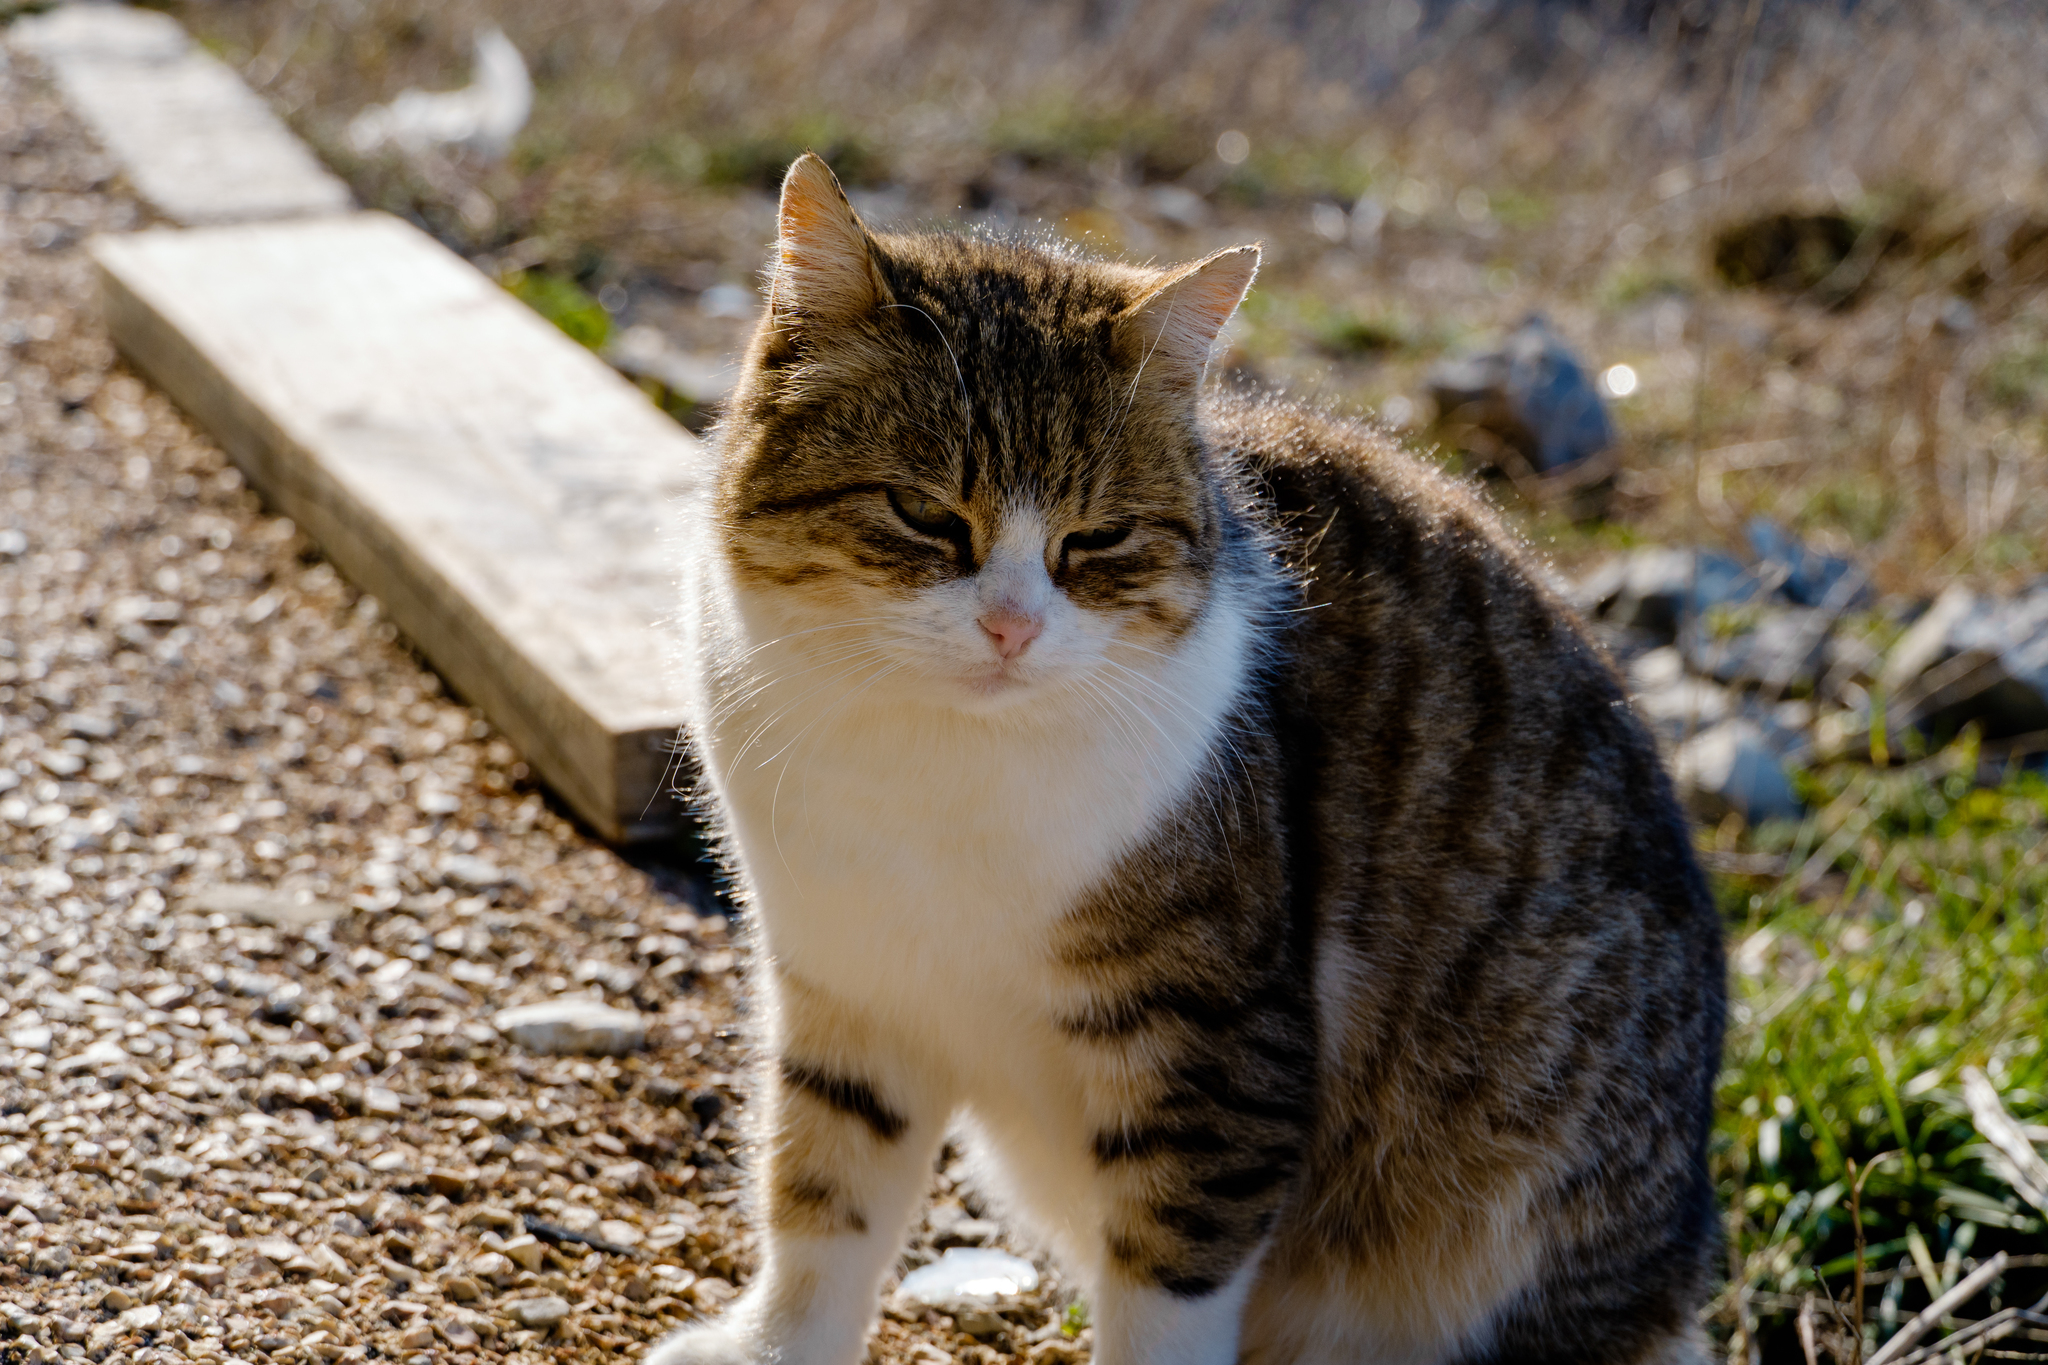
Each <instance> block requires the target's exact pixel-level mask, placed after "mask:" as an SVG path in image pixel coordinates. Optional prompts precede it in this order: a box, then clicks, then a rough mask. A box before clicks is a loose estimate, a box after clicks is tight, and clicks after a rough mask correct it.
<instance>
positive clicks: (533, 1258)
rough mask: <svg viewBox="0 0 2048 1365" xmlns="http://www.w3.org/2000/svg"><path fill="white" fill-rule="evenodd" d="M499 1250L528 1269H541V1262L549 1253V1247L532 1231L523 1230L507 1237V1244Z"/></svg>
mask: <svg viewBox="0 0 2048 1365" xmlns="http://www.w3.org/2000/svg"><path fill="white" fill-rule="evenodd" d="M498 1250H499V1251H500V1252H502V1253H503V1254H505V1255H506V1256H509V1257H511V1258H512V1259H513V1260H514V1261H517V1262H518V1263H519V1264H520V1265H521V1266H523V1267H524V1268H525V1269H527V1270H539V1269H540V1267H541V1262H542V1261H543V1260H545V1259H546V1258H547V1254H548V1249H547V1247H546V1246H545V1245H544V1244H542V1242H541V1241H540V1240H539V1239H538V1238H536V1237H535V1236H534V1235H533V1234H532V1233H530V1232H522V1233H520V1234H519V1235H518V1236H517V1237H512V1238H508V1239H506V1241H505V1244H504V1245H503V1246H502V1247H500V1248H498Z"/></svg>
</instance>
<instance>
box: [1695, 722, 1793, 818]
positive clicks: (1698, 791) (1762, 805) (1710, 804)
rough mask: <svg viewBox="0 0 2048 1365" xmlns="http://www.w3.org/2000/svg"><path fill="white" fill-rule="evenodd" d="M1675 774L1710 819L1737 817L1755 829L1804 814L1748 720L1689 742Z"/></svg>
mask: <svg viewBox="0 0 2048 1365" xmlns="http://www.w3.org/2000/svg"><path fill="white" fill-rule="evenodd" d="M1672 771H1673V775H1674V776H1675V777H1676V778H1677V780H1678V785H1679V787H1680V788H1681V789H1683V790H1687V791H1688V792H1689V794H1690V795H1691V798H1692V801H1693V804H1694V805H1695V806H1696V807H1698V808H1699V811H1700V814H1702V815H1703V816H1705V817H1706V818H1707V819H1710V820H1712V819H1718V818H1721V817H1723V816H1726V815H1727V814H1729V813H1730V812H1733V813H1735V814H1737V815H1740V816H1741V817H1742V818H1743V819H1744V820H1746V821H1748V822H1749V823H1750V824H1753V825H1754V824H1758V823H1761V822H1762V821H1765V820H1772V819H1796V818H1798V817H1799V816H1800V815H1801V814H1803V813H1804V812H1805V809H1806V808H1805V806H1804V805H1803V804H1802V803H1801V802H1800V800H1799V796H1798V794H1797V793H1796V792H1795V791H1794V790H1793V788H1792V779H1791V777H1790V776H1789V775H1788V774H1787V773H1786V771H1785V764H1784V760H1783V759H1782V758H1780V757H1779V755H1778V753H1777V751H1776V749H1775V748H1774V747H1773V746H1772V744H1771V742H1770V740H1769V738H1768V737H1767V736H1766V734H1765V732H1764V729H1763V727H1762V726H1761V725H1759V724H1758V723H1757V722H1755V721H1753V720H1750V719H1748V718H1746V717H1736V718H1734V719H1731V720H1725V721H1722V722H1721V723H1720V724H1718V725H1715V726H1713V727H1712V728H1710V729H1707V730H1703V731H1701V732H1700V733H1699V734H1697V735H1695V736H1693V738H1692V739H1690V740H1688V741H1686V743H1685V744H1684V745H1682V746H1681V747H1680V748H1679V750H1678V753H1677V754H1676V755H1675V756H1674V758H1673V761H1672Z"/></svg>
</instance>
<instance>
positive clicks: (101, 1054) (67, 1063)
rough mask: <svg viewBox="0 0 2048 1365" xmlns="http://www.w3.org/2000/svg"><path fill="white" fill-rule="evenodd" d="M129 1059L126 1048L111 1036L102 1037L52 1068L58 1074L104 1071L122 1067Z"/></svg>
mask: <svg viewBox="0 0 2048 1365" xmlns="http://www.w3.org/2000/svg"><path fill="white" fill-rule="evenodd" d="M129 1060H130V1059H129V1056H128V1049H126V1048H124V1047H122V1046H121V1045H120V1044H119V1043H117V1042H115V1041H114V1040H113V1039H112V1038H102V1039H100V1040H99V1041H98V1042H96V1043H94V1044H92V1046H90V1047H88V1048H86V1050H85V1051H83V1052H74V1053H72V1054H71V1055H70V1056H69V1057H65V1058H62V1059H61V1060H59V1061H58V1062H57V1064H56V1066H55V1067H54V1068H53V1069H54V1070H55V1071H56V1072H57V1074H58V1075H60V1076H61V1075H68V1074H70V1073H71V1072H74V1071H105V1070H107V1069H109V1068H111V1067H124V1066H126V1065H128V1062H129Z"/></svg>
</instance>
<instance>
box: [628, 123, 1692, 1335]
mask: <svg viewBox="0 0 2048 1365" xmlns="http://www.w3.org/2000/svg"><path fill="white" fill-rule="evenodd" d="M784 238H785V240H784V242H783V244H782V247H781V249H780V251H779V254H778V266H777V273H776V275H775V277H774V280H773V282H772V286H771V297H772V300H773V304H772V308H771V312H770V314H769V316H768V317H767V319H766V320H764V323H763V325H762V328H761V331H760V333H759V334H758V335H757V337H756V339H755V343H754V347H753V350H752V352H751V353H750V356H749V361H748V366H747V372H746V376H745V379H744V380H743V382H742V385H741V387H740V389H739V391H738V394H737V396H736V398H735V400H734V404H733V409H732V413H731V416H730V417H729V418H728V420H727V423H726V425H725V427H724V428H723V429H722V431H721V432H720V433H719V436H718V453H719V460H720V470H719V479H718V482H717V492H716V494H715V496H713V497H712V498H710V499H709V500H708V501H707V502H706V503H705V504H704V505H703V506H700V507H698V508H695V509H693V516H694V517H695V519H696V520H695V524H694V528H693V531H692V541H691V543H692V545H693V546H694V547H695V551H694V553H693V554H692V556H691V558H690V561H689V563H688V565H687V574H686V593H687V603H686V612H685V616H686V622H687V625H688V627H689V629H690V631H691V632H692V638H691V648H690V653H689V660H690V662H689V665H688V668H689V678H690V682H691V686H692V689H693V697H694V700H693V702H692V713H693V719H692V738H693V742H694V745H695V747H696V751H697V753H698V756H699V758H700V759H701V761H702V766H703V770H704V774H705V795H706V800H707V803H708V805H709V808H710V810H711V811H712V813H713V815H714V816H715V818H716V820H717V822H718V826H719V828H720V830H721V833H722V837H723V839H724V846H725V850H726V853H727V856H728V858H729V860H730V862H731V864H732V867H733V870H734V873H735V875H736V879H737V881H738V884H739V886H740V887H741V889H742V892H743V894H744V896H745V898H746V900H747V902H748V904H749V906H750V908H751V911H752V916H753V925H754V930H755V935H756V946H757V954H756V966H755V973H756V982H757V985H758V987H759V998H760V1000H761V1002H762V1011H761V1018H760V1020H759V1028H760V1033H761V1038H760V1041H761V1045H762V1049H763V1052H764V1056H765V1058H766V1063H767V1064H766V1066H765V1067H764V1070H763V1071H762V1073H761V1081H760V1085H759V1089H758V1092H757V1094H756V1096H755V1098H754V1100H753V1102H752V1107H753V1111H754V1112H753V1115H752V1121H753V1122H754V1123H755V1125H756V1132H757V1134H758V1137H759V1141H760V1147H759V1159H758V1162H757V1176H758V1186H759V1200H758V1204H757V1218H758V1220H759V1221H760V1223H761V1232H762V1234H763V1237H762V1246H763V1264H762V1267H761V1270H760V1272H759V1273H758V1274H757V1276H756V1278H755V1280H754V1282H753V1284H752V1285H751V1286H750V1287H749V1288H748V1290H747V1293H746V1294H745V1295H744V1296H743V1297H742V1299H741V1300H740V1302H739V1303H738V1304H736V1305H735V1306H734V1308H733V1309H732V1310H730V1311H729V1312H728V1313H727V1314H726V1315H725V1317H723V1318H722V1319H720V1320H719V1321H717V1322H715V1323H711V1324H707V1325H705V1326H701V1327H697V1328H693V1329H690V1330H688V1331H686V1332H683V1333H679V1334H678V1335H676V1336H674V1337H671V1338H669V1339H668V1340H667V1341H666V1342H664V1343H662V1344H661V1345H660V1346H659V1347H658V1348H657V1349H656V1351H655V1352H654V1353H653V1355H652V1357H651V1359H652V1360H653V1362H654V1365H691V1363H692V1362H709V1361H718V1362H741V1361H749V1362H761V1361H769V1360H774V1361H779V1362H783V1365H798V1363H799V1362H819V1365H825V1363H827V1362H833V1363H839V1365H843V1363H845V1362H852V1361H856V1360H859V1359H860V1358H861V1355H862V1351H863V1344H862V1343H863V1341H864V1337H865V1333H866V1331H867V1329H868V1327H869V1326H870V1325H871V1322H872V1318H873V1314H874V1311H875V1303H876V1296H877V1294H878V1292H879V1289H880V1287H881V1285H882V1283H883V1280H884V1278H885V1276H886V1275H887V1273H888V1271H889V1269H890V1268H891V1266H892V1265H893V1263H894V1260H895V1256H896V1252H897V1249H898V1247H900V1245H901V1239H902V1237H903V1235H904V1231H905V1228H906V1225H907V1222H908V1220H909V1218H910V1217H911V1215H912V1214H913V1212H914V1210H915V1204H916V1200H917V1199H918V1197H919V1195H920V1194H921V1193H922V1191H923V1188H924V1185H925V1179H926V1173H927V1172H928V1170H929V1166H930V1161H931V1158H932V1155H933V1153H934V1152H935V1150H936V1148H937V1146H938V1144H939V1142H940V1140H941V1138H942V1136H943V1135H944V1133H945V1132H946V1131H947V1129H948V1126H949V1125H952V1124H964V1125H965V1127H966V1129H967V1131H968V1132H970V1133H971V1135H972V1137H973V1141H974V1145H975V1147H976V1149H977V1151H978V1152H979V1153H980V1154H981V1157H982V1160H983V1163H984V1167H985V1170H986V1172H987V1178H988V1181H989V1183H990V1185H991V1188H992V1190H993V1191H994V1192H995V1193H996V1194H998V1195H999V1196H1000V1197H1002V1198H1003V1199H1005V1200H1006V1201H1007V1202H1008V1205H1009V1207H1010V1209H1011V1210H1012V1213H1013V1216H1014V1217H1016V1218H1017V1219H1018V1220H1019V1221H1020V1222H1021V1223H1023V1224H1026V1225H1028V1226H1031V1227H1033V1228H1035V1229H1036V1230H1037V1231H1038V1232H1039V1233H1040V1234H1041V1235H1042V1236H1043V1237H1044V1238H1045V1239H1046V1241H1047V1243H1048V1244H1049V1245H1050V1246H1051V1247H1052V1248H1053V1249H1054V1250H1055V1251H1056V1252H1057V1254H1058V1255H1059V1256H1060V1257H1061V1258H1062V1260H1063V1263H1064V1264H1065V1265H1066V1267H1067V1268H1068V1270H1069V1271H1070V1272H1071V1273H1072V1274H1073V1275H1075V1276H1076V1277H1078V1278H1079V1279H1080V1280H1081V1281H1082V1282H1083V1283H1084V1284H1085V1285H1087V1286H1088V1292H1089V1294H1090V1296H1091V1301H1092V1303H1093V1305H1094V1309H1095V1316H1096V1321H1097V1324H1098V1327H1097V1356H1098V1359H1100V1360H1102V1361H1103V1362H1105V1365H1132V1363H1134V1362H1135V1363H1149V1362H1160V1363H1161V1365H1164V1363H1165V1362H1176V1363H1178V1362H1216V1365H1227V1363H1228V1362H1231V1361H1236V1360H1243V1361H1246V1362H1258V1365H1308V1363H1309V1362H1333V1363H1334V1362H1339V1361H1344V1362H1352V1361H1404V1362H1409V1361H1412V1362H1471V1363H1472V1365H1479V1363H1480V1362H1494V1361H1500V1362H1506V1361H1517V1362H1536V1361H1559V1362H1563V1361H1585V1362H1617V1365H1618V1363H1619V1362H1651V1361H1656V1362H1676V1361H1684V1360H1693V1359H1699V1358H1703V1357H1702V1356H1701V1347H1700V1344H1699V1336H1698V1331H1697V1327H1696V1325H1695V1319H1696V1314H1697V1312H1698V1309H1699V1307H1700V1305H1701V1303H1702V1301H1703V1299H1704V1296H1705V1293H1706V1287H1707V1282H1708V1276H1709V1266H1710V1264H1711V1261H1712V1252H1713V1248H1714V1246H1715V1242H1716V1236H1717V1231H1716V1217H1715V1212H1714V1208H1713V1204H1712V1199H1711V1192H1710V1189H1709V1186H1708V1182H1707V1176H1706V1163H1705V1144H1706V1135H1707V1128H1708V1122H1709V1109H1710V1102H1711V1086H1712V1080H1713V1075H1714V1071H1715V1069H1716V1066H1717V1064H1718V1056H1719V1048H1720V1035H1721V1027H1722V1009H1723V1003H1722V989H1723V988H1722V963H1721V943H1720V935H1719V928H1718V924H1717V921H1716V918H1715V915H1714V912H1713V909H1712V906H1711V903H1710V901H1709V898H1708V895H1707V892H1706V889H1705V886H1704V884H1703V882H1702V880H1701V877H1700V874H1699V872H1698V870H1697V868H1696V867H1695V865H1694V862H1693V859H1692V856H1691V853H1690V848H1689V841H1688V834H1687V829H1686V826H1685V824H1684V821H1683V819H1682V818H1681V816H1680V814H1679V812H1678V809H1677V807H1676V805H1675V803H1674V801H1673V799H1672V795H1671V791H1670V789H1669V785H1668V783H1667V781H1666V779H1665V776H1664V774H1663V771H1662V769H1661V767H1660V766H1659V763H1658V760H1657V757H1656V754H1655V752H1654V750H1653V748H1652V746H1651V744H1650V741H1649V739H1648V737H1647V735H1646V733H1645V731H1644V729H1643V727H1642V726H1641V725H1640V724H1639V723H1638V722H1637V720H1636V719H1635V717H1634V716H1633V715H1632V714H1631V713H1630V711H1629V710H1628V707H1627V705H1626V703H1625V701H1624V699H1623V696H1622V693H1621V690H1620V688H1619V686H1618V685H1617V684H1616V682H1615V679H1614V677H1613V676H1612V674H1611V672H1610V670H1609V669H1608V667H1607V666H1606V664H1605V663H1604V661H1603V660H1602V659H1601V658H1600V657H1599V655H1598V653H1597V651H1596V650H1595V649H1594V648H1593V647H1592V646H1591V645H1590V644H1589V643H1588V642H1587V640H1586V638H1585V637H1584V635H1583V633H1582V632H1581V630H1580V628H1579V627H1578V625H1577V624H1576V622H1575V621H1574V620H1573V619H1572V617H1571V615H1570V613H1569V612H1568V611H1567V610H1566V609H1565V608H1564V607H1563V606H1562V605H1561V604H1560V603H1559V602H1557V601H1556V600H1555V599H1554V598H1553V597H1552V596H1551V595H1550V594H1549V593H1548V591H1547V590H1546V589H1545V588H1544V587H1543V586H1542V579H1541V575H1540V574H1539V573H1538V572H1536V570H1535V566H1533V565H1532V564H1531V563H1530V562H1529V561H1528V560H1527V558H1526V557H1525V555H1524V554H1523V552H1522V551H1521V550H1520V549H1519V548H1518V546H1517V545H1516V544H1515V542H1514V541H1513V540H1512V538H1511V537H1510V536H1508V535H1507V534H1506V533H1505V532H1504V531H1503V530H1502V529H1501V527H1500V526H1499V525H1498V523H1497V522H1496V520H1495V519H1494V517H1493V516H1492V515H1491V514H1490V513H1489V512H1488V511H1487V510H1486V509H1485V507H1484V506H1482V505H1481V503H1480V502H1479V500H1478V499H1477V498H1476V497H1475V496H1474V495H1473V493H1472V492H1471V491H1470V490H1469V489H1468V488H1466V487H1464V486H1463V485H1460V484H1458V483H1455V482H1453V481H1451V480H1448V479H1446V478H1444V477H1442V476H1441V475H1439V474H1437V473H1436V472H1434V471H1432V470H1430V469H1428V468H1426V467H1425V466H1423V465H1421V464H1419V463H1417V462H1416V461H1414V460H1413V459H1411V458H1410V457H1408V456H1406V455H1404V454H1402V453H1401V452H1400V451H1398V450H1397V449H1395V448H1394V447H1393V446H1391V445H1390V444H1389V443H1387V442H1386V441H1384V440H1383V439H1381V438H1380V437H1379V436H1377V435H1376V434H1374V433H1373V432H1371V431H1370V430H1368V429H1365V428H1362V427H1359V426H1356V425H1353V424H1349V423H1344V422H1339V421H1336V420H1333V419H1331V418H1328V417H1325V416H1322V415H1319V414H1317V413H1314V412H1312V411H1309V410H1306V409H1303V408H1300V407H1298V406H1293V405H1288V404H1285V403H1281V402H1278V401H1275V400H1270V399H1260V398H1236V399H1232V398H1218V397H1213V396H1212V397H1209V398H1206V399H1205V398H1201V397H1199V396H1198V392H1197V381H1198V380H1199V377H1200V373H1201V364H1202V360H1203V358H1204V355H1205V353H1206V348H1207V346H1208V345H1209V343H1210V341H1211V340H1212V339H1213V337H1214V336H1215V333H1216V329H1217V328H1219V327H1220V326H1221V325H1222V323H1223V321H1224V320H1225V318H1226V317H1227V315H1228V313H1229V310H1230V308H1231V307H1233V306H1234V305H1235V302H1236V300H1237V298H1238V296H1239V295H1240V294H1241V293H1242V291H1243V288H1244V286H1245V284H1247V283H1248V282H1249V278H1250V267H1251V264H1252V261H1253V259H1254V258H1253V257H1249V256H1245V255H1242V254H1230V253H1226V254H1225V255H1223V256H1219V257H1214V258H1211V259H1210V260H1209V261H1206V262H1200V263H1197V265H1196V266H1194V267H1189V268H1186V269H1184V270H1181V271H1177V272H1149V271H1141V270H1136V269H1133V268H1130V267H1124V266H1113V265H1105V264H1101V263H1095V262H1089V261H1085V260H1080V259H1077V258H1074V257H1072V256H1071V255H1067V254H1064V253H1062V252H1060V251H1058V250H1056V249H1053V248H1050V247H1045V246H1035V245H1030V244H1020V243H1013V242H1000V241H990V240H978V239H967V238H961V237H955V236H949V235H943V234H934V235H927V236H919V237H907V236H904V237H885V236H876V235H874V234H871V233H869V232H868V231H867V230H866V228H865V227H864V226H863V225H861V224H860V223H859V221H858V219H857V218H855V217H854V215H853V213H852V210H851V209H850V208H848V207H846V205H845V201H844V199H843V197H842V196H839V194H838V189H837V186H836V184H835V183H833V182H832V181H831V179H830V175H829V173H828V172H825V171H824V169H823V167H822V165H820V164H818V163H816V162H815V161H814V160H807V161H806V162H802V163H799V165H798V166H797V167H796V168H793V170H792V172H791V177H790V181H789V183H788V184H787V185H786V186H785V191H784ZM1155 309H1157V310H1161V311H1158V312H1155V311H1152V310H1155ZM1169 312H1170V313H1171V316H1170V317H1169V316H1167V313H1169ZM991 621H995V622H997V623H998V625H997V626H990V625H989V624H988V623H989V622H991ZM1005 622H1008V623H1012V624H1011V625H1004V624H1002V623H1005ZM1017 622H1024V623H1028V625H1029V627H1030V629H1031V630H1033V631H1035V632H1037V633H1036V634H1035V636H1034V637H1033V638H1032V639H1031V640H1030V642H1029V644H1028V646H1027V647H1025V648H1024V649H1023V650H1022V651H1021V652H1020V653H1017V654H1016V655H1015V657H1009V656H1005V655H1002V654H1001V640H1002V638H1003V637H1002V634H1001V632H1002V631H1004V630H1010V629H1012V628H1013V626H1014V623H1017ZM992 641H994V642H995V643H994V644H993V645H992V643H991V642H992Z"/></svg>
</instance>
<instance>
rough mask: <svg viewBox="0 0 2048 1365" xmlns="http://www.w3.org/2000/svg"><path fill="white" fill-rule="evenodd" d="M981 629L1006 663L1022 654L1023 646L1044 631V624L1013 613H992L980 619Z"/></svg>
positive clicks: (1029, 617) (1033, 617)
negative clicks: (986, 633) (985, 632)
mask: <svg viewBox="0 0 2048 1365" xmlns="http://www.w3.org/2000/svg"><path fill="white" fill-rule="evenodd" d="M981 628H982V629H983V630H985V631H987V632H988V638H989V642H990V643H991V644H993V645H994V646H995V647H996V653H998V654H1000V655H1002V657H1003V661H1004V662H1005V663H1007V662H1008V661H1010V660H1011V659H1014V658H1016V657H1017V656H1018V655H1019V654H1022V653H1023V652H1024V646H1026V645H1028V644H1030V643H1031V642H1032V641H1033V640H1036V639H1037V638H1038V635H1039V632H1040V631H1042V630H1044V629H1045V622H1043V621H1041V620H1039V619H1038V618H1037V617H1036V616H1020V615H1018V614H1017V613H1015V612H1009V611H992V612H990V613H989V614H988V615H986V616H984V617H982V618H981Z"/></svg>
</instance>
